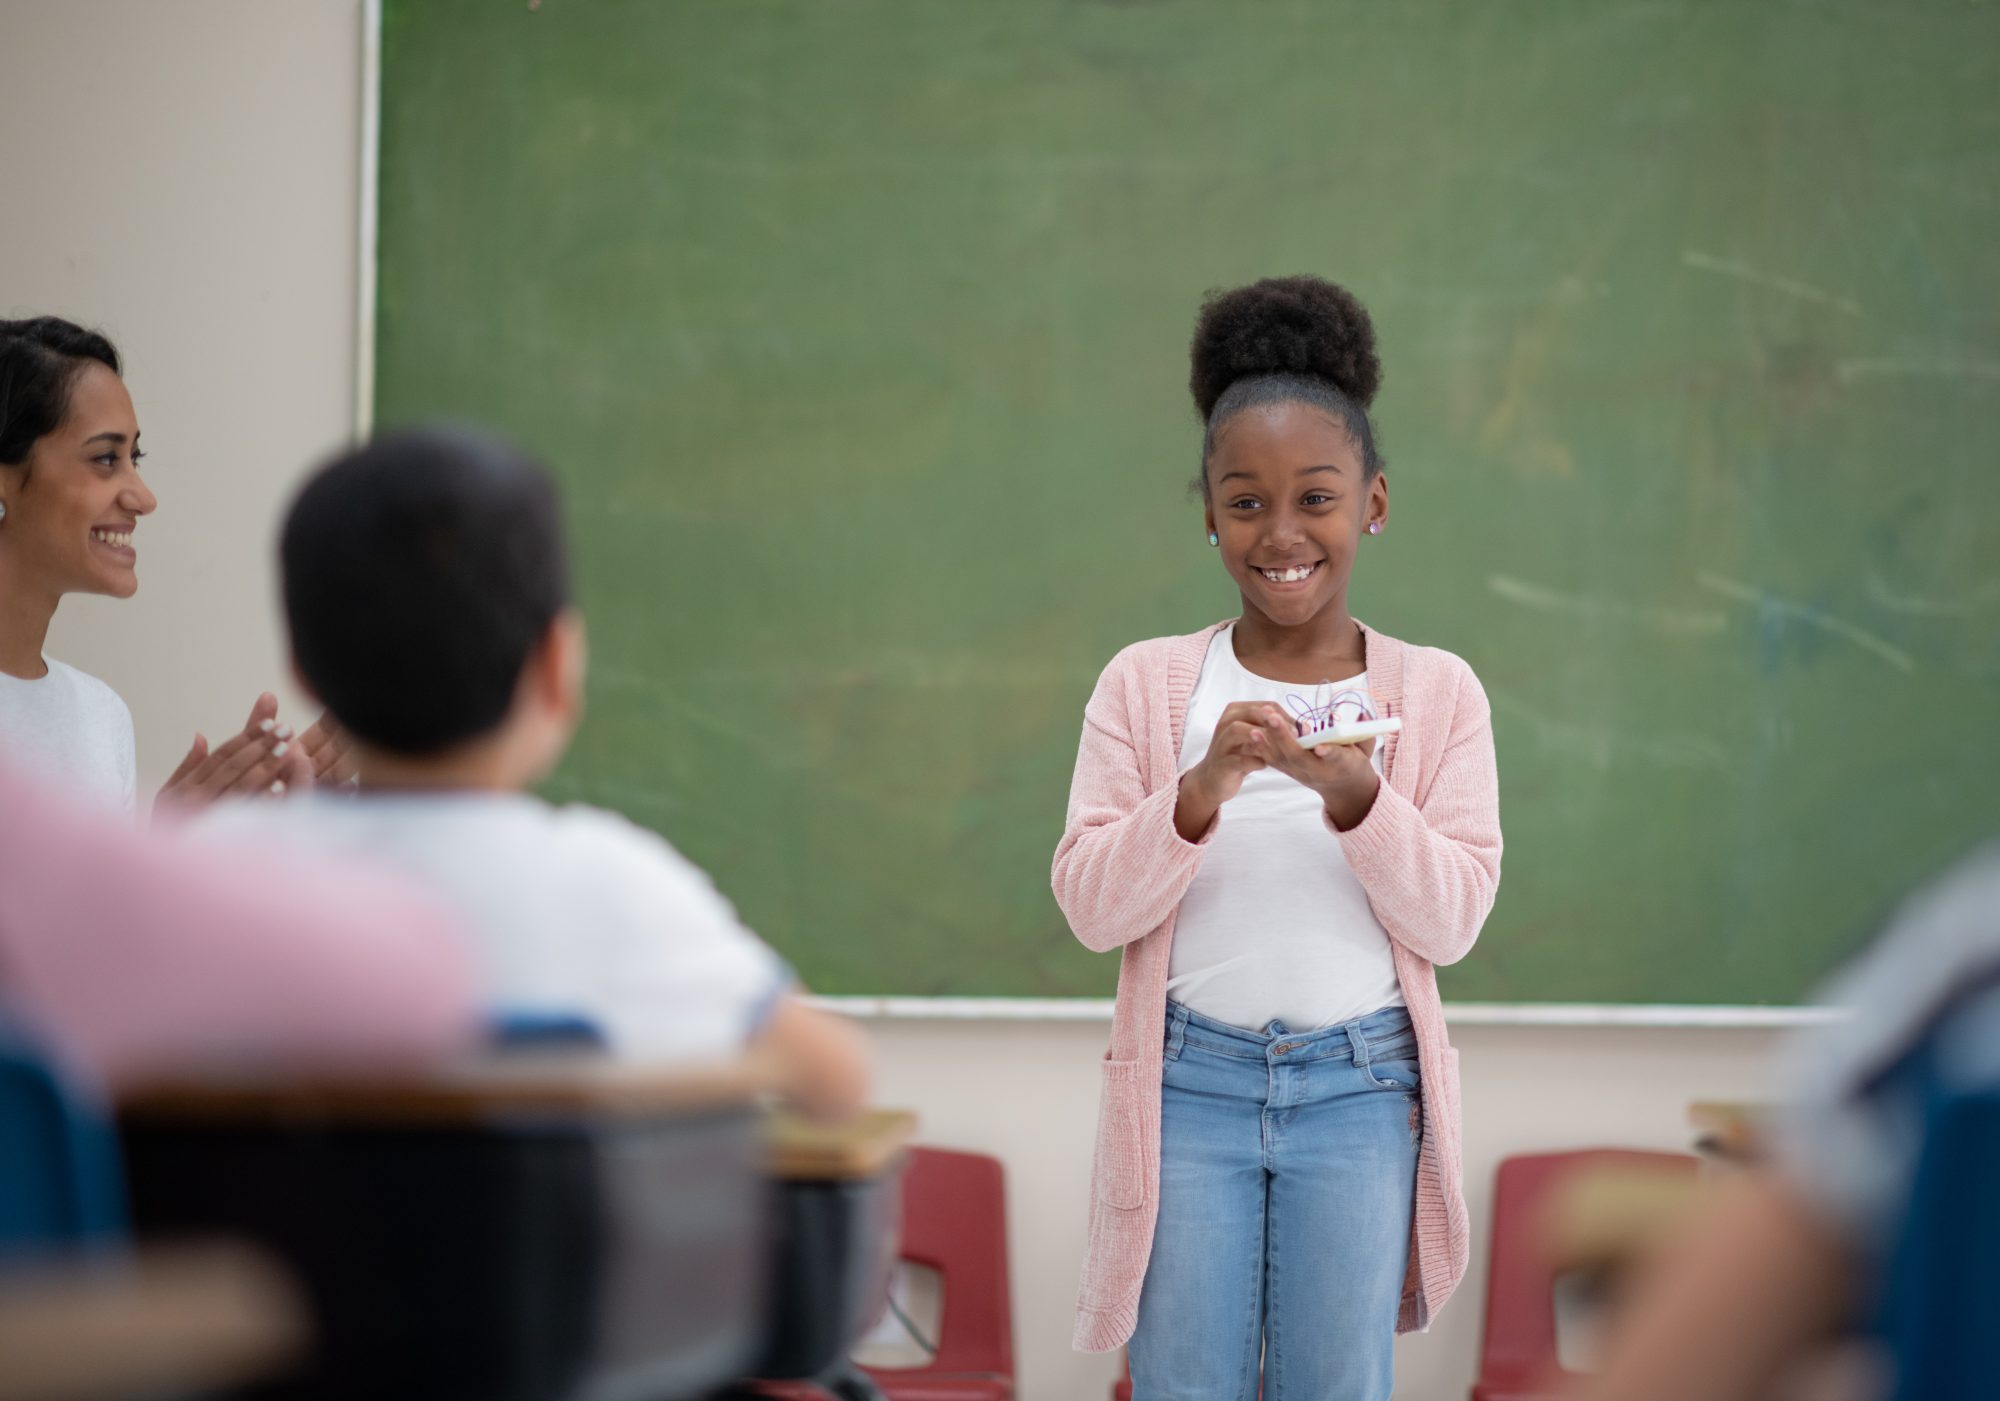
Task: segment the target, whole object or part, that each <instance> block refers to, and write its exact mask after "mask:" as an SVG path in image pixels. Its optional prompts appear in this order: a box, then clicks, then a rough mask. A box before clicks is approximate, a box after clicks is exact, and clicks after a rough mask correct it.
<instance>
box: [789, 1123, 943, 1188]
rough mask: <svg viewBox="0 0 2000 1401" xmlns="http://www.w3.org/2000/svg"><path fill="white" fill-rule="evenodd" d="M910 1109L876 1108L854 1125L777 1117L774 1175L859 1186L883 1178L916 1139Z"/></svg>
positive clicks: (915, 1129) (790, 1180) (915, 1127)
mask: <svg viewBox="0 0 2000 1401" xmlns="http://www.w3.org/2000/svg"><path fill="white" fill-rule="evenodd" d="M916 1132H917V1116H916V1115H914V1114H912V1113H910V1112H909V1111H908V1110H907V1109H870V1110H866V1111H864V1112H863V1113H862V1114H861V1115H860V1116H859V1117H857V1118H856V1119H855V1120H854V1121H853V1122H852V1123H847V1124H838V1125H826V1124H814V1123H809V1122H807V1121H806V1120H804V1119H801V1118H799V1117H797V1116H796V1115H794V1114H790V1113H786V1112H782V1111H781V1112H779V1113H777V1114H774V1115H772V1116H771V1125H770V1134H769V1139H768V1141H769V1143H770V1148H771V1158H770V1163H771V1173H772V1175H773V1176H774V1177H777V1178H780V1179H781V1180H783V1181H786V1182H853V1181H859V1180H862V1179H865V1178H870V1177H876V1176H879V1175H880V1174H881V1173H882V1172H883V1171H884V1170H885V1169H886V1168H888V1166H889V1165H890V1164H891V1163H892V1162H894V1161H895V1159H896V1158H897V1156H898V1155H900V1154H901V1153H902V1152H903V1150H904V1149H905V1148H907V1147H908V1146H909V1142H910V1140H911V1139H912V1138H914V1137H915V1136H916Z"/></svg>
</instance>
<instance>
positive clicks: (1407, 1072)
mask: <svg viewBox="0 0 2000 1401" xmlns="http://www.w3.org/2000/svg"><path fill="white" fill-rule="evenodd" d="M1361 1073H1362V1074H1363V1075H1365V1076H1367V1077H1368V1083H1369V1084H1371V1085H1373V1086H1374V1087H1375V1088H1376V1089H1378V1090H1400V1091H1401V1092H1402V1093H1404V1094H1415V1093H1416V1092H1417V1089H1418V1087H1419V1086H1420V1085H1421V1084H1422V1083H1423V1072H1422V1070H1420V1069H1419V1068H1418V1066H1417V1050H1416V1047H1415V1046H1412V1047H1411V1048H1410V1049H1409V1051H1408V1053H1407V1054H1400V1053H1393V1052H1392V1053H1391V1054H1390V1056H1389V1057H1388V1058H1387V1059H1384V1060H1375V1059H1373V1058H1371V1059H1370V1060H1369V1062H1368V1064H1366V1065H1364V1066H1363V1067H1361Z"/></svg>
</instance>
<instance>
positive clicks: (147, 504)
mask: <svg viewBox="0 0 2000 1401" xmlns="http://www.w3.org/2000/svg"><path fill="white" fill-rule="evenodd" d="M144 458H145V453H144V452H143V451H142V450H141V449H140V447H139V422H138V417H137V415H136V414H135V413H134V412H133V409H132V396H131V395H130V394H128V393H126V391H125V382H124V380H123V379H121V378H120V377H119V363H118V352H117V350H116V349H114V348H113V346H112V344H111V342H110V341H108V340H106V339H105V338H104V337H103V336H101V335H99V334H97V333H96V332H95V331H87V330H85V329H83V328H82V327H81V326H77V325H74V324H72V323H71V322H68V321H64V320H62V319H60V318H58V317H54V316H40V317H35V318H33V319H30V320H24V321H0V748H4V749H5V750H6V752H7V753H8V754H9V755H10V756H12V757H13V758H15V759H16V760H17V761H19V762H21V763H24V764H28V765H30V766H32V767H35V768H38V769H40V770H42V771H44V772H46V773H50V774H54V775H57V776H59V777H61V778H63V779H65V780H66V781H68V782H70V783H71V784H73V785H74V786H75V787H76V789H77V791H79V792H81V793H83V794H86V795H88V796H91V797H95V798H97V799H99V800H101V801H106V802H110V803H114V804H118V805H120V806H123V807H126V808H131V807H132V806H133V805H134V801H133V800H134V783H135V766H134V762H133V744H132V714H131V712H130V711H129V710H127V709H126V708H125V702H124V701H122V700H120V699H119V697H118V693H117V692H116V691H114V690H112V689H111V688H110V687H109V686H107V685H105V684H104V683H103V682H102V681H99V680H98V679H97V678H96V677H94V676H89V675H86V674H85V673H83V672H81V671H78V670H77V669H76V668H75V667H72V666H68V665H66V664H64V663H62V662H59V661H57V660H55V659H54V658H51V657H47V656H45V655H43V652H42V648H43V646H44V645H45V644H46V642H47V639H48V632H49V623H50V621H51V620H52V619H53V618H54V617H55V611H56V606H57V605H58V604H59V603H61V601H62V599H63V597H64V595H66V594H72V593H87V594H108V595H110V596H111V597H113V598H130V597H131V596H132V595H133V594H134V593H136V592H137V591H138V588H139V574H138V558H139V557H138V552H137V550H136V548H135V547H134V544H133V535H134V532H135V531H136V530H137V528H138V525H139V522H140V520H141V519H143V518H144V517H146V516H148V515H151V514H152V511H153V508H154V507H155V506H156V505H157V504H158V502H157V501H156V500H155V499H154V496H153V492H152V489H151V488H150V487H148V486H147V485H146V483H145V482H144V481H143V480H142V479H141V477H140V475H139V464H140V462H141V461H142V460H143V459H144ZM277 704H278V703H277V700H276V698H275V697H273V696H270V695H265V696H261V697H259V698H258V700H257V703H256V705H255V706H254V707H252V709H251V712H250V720H249V723H248V724H246V725H245V726H244V729H243V732H242V733H241V734H238V735H236V736H234V737H233V738H231V739H230V740H228V741H227V742H225V743H223V744H221V745H218V746H217V747H216V748H215V749H214V751H213V752H211V751H210V750H209V747H208V743H207V741H206V740H205V739H203V738H202V737H201V736H199V735H197V736H195V742H194V745H193V747H192V748H191V749H190V750H189V751H188V754H187V757H186V758H185V759H184V760H183V761H182V762H181V765H180V767H179V768H178V769H177V770H176V771H175V772H174V775H173V776H172V777H171V778H169V779H168V780H167V784H166V787H164V788H163V789H162V790H161V795H162V796H163V797H166V798H169V799H172V800H175V801H179V802H181V803H200V802H205V801H208V800H210V799H213V798H216V797H220V796H222V795H224V794H229V793H259V792H270V791H273V790H276V791H283V790H284V788H285V787H286V785H287V783H293V784H296V783H304V782H310V781H311V779H312V778H313V776H314V771H315V769H318V770H320V771H321V772H325V773H332V772H333V771H334V765H335V764H337V763H339V762H340V761H341V760H342V758H343V757H344V751H345V744H344V741H343V740H342V739H341V738H340V737H339V736H338V735H337V734H336V732H334V731H333V729H332V728H331V726H330V725H319V726H315V727H314V728H313V729H312V730H310V731H308V732H307V734H306V736H305V737H304V740H303V742H302V743H301V744H300V745H299V746H297V747H296V748H294V747H292V746H291V744H290V740H291V731H290V730H288V729H286V728H284V727H282V726H280V725H278V724H277V721H276V712H277Z"/></svg>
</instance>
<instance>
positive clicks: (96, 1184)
mask: <svg viewBox="0 0 2000 1401" xmlns="http://www.w3.org/2000/svg"><path fill="white" fill-rule="evenodd" d="M125 1229H126V1216H125V1193H124V1181H123V1173H122V1170H121V1168H120V1166H119V1157H118V1140H117V1136H116V1133H115V1131H114V1130H113V1129H112V1127H111V1124H110V1121H109V1119H108V1117H107V1116H106V1115H105V1113H104V1111H103V1109H102V1108H101V1106H99V1105H98V1104H97V1103H96V1102H95V1100H94V1098H93V1097H92V1096H91V1095H90V1094H89V1093H87V1092H86V1091H84V1090H82V1089H81V1088H80V1087H77V1086H75V1085H72V1084H71V1083H70V1082H69V1081H68V1080H66V1079H65V1077H64V1076H63V1074H62V1073H61V1072H60V1071H59V1070H58V1069H57V1068H56V1066H55V1065H54V1063H53V1062H52V1061H51V1060H50V1059H49V1058H48V1057H47V1056H45V1055H44V1054H42V1052H41V1051H40V1050H39V1048H38V1047H36V1045H35V1044H34V1043H33V1041H32V1040H30V1039H29V1038H27V1037H25V1036H23V1035H21V1034H20V1033H19V1032H18V1031H16V1030H14V1029H12V1028H10V1027H8V1026H6V1025H5V1024H0V1255H9V1254H26V1253H31V1252H36V1251H43V1250H50V1249H63V1248H74V1247H77V1246H94V1245H109V1244H115V1243H117V1242H119V1241H121V1240H122V1239H123V1237H124V1235H125Z"/></svg>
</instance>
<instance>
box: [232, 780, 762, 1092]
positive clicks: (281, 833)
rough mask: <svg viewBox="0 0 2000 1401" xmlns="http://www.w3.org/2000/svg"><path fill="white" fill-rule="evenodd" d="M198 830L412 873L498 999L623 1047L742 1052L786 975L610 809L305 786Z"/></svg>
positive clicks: (239, 808) (705, 892) (708, 894)
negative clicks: (462, 937)
mask: <svg viewBox="0 0 2000 1401" xmlns="http://www.w3.org/2000/svg"><path fill="white" fill-rule="evenodd" d="M201 826H202V828H203V830H204V831H217V832H222V831H237V832H243V831H250V832H256V833H260V834H264V835H266V836H268V837H271V838H273V839H277V840H283V841H286V842H291V843H296V844H298V845H299V846H300V847H302V848H305V849H307V850H311V849H318V850H325V851H339V852H342V853H345V854H348V855H350V856H353V857H357V858H359V859H362V860H369V861H375V862H379V863H380V864H381V865H382V866H384V867H386V868H390V869H394V870H396V871H399V872H402V873H404V874H406V875H408V876H410V877H413V878H414V879H416V880H417V881H419V882H421V883H422V884H424V885H425V886H427V887H428V888H430V889H431V890H433V891H435V892H437V893H438V894H440V895H441V896H443V897H444V898H445V899H446V900H447V901H449V902H450V903H451V904H452V905H453V906H455V907H456V908H457V909H458V910H459V911H461V912H462V913H463V914H464V915H465V917H466V919H467V921H468V927H469V931H470V933H471V935H472V937H473V939H474V941H475V942H476V944H477V946H478V953H479V961H480V965H481V968H482V975H483V978H484V982H485V994H486V997H487V1000H488V1005H489V1006H490V1007H491V1008H493V1009H494V1010H495V1011H508V1012H522V1011H531V1012H540V1013H552V1014H569V1015H582V1016H585V1017H588V1018H589V1019H590V1020H591V1021H593V1022H595V1023H596V1025H597V1026H598V1028H599V1030H601V1031H602V1032H603V1033H604V1035H605V1037H606V1039H607V1040H608V1041H609V1043H610V1046H611V1049H612V1050H613V1052H614V1053H616V1054H618V1055H620V1056H621V1057H625V1058H629V1059H635V1060H647V1061H692V1060H705V1059H715V1058H718V1057H727V1056H733V1055H736V1054H738V1053H740V1052H741V1051H742V1049H743V1047H744V1045H745V1044H746V1042H747V1041H748V1040H749V1039H750V1038H751V1037H752V1036H753V1035H755V1033H756V1032H757V1031H759V1030H761V1028H762V1026H763V1023H764V1021H765V1020H766V1018H768V1016H769V1014H770V1012H771V1010H772V1008H773V1007H774V1006H775V1005H776V1002H777V999H778V997H779V996H780V995H781V994H782V993H783V992H784V991H785V989H786V987H787V985H788V984H789V981H790V974H789V971H788V970H787V968H786V967H785V964H784V962H783V961H782V960H781V959H779V957H778V956H777V955H776V954H775V953H774V952H773V951H772V950H771V949H770V948H769V947H768V946H767V945H765V944H764V943H763V942H762V941H761V940H759V939H758V938H757V936H756V935H754V934H752V933H751V932H750V931H749V930H748V929H746V928H745V927H744V926H743V924H742V922H741V921H740V920H739V919H738V918H737V917H736V912H735V910H734V909H733V908H732V907H731V906H730V904H729V902H728V901H727V900H725V899H724V898H723V897H722V895H721V894H720V893H719V892H718V891H717V890H716V889H715V886H714V884H713V883H712V882H711V881H710V880H709V878H708V876H707V875H706V874H705V873H704V872H703V871H702V870H701V869H700V868H699V867H697V866H696V865H694V864H693V863H692V862H690V861H689V860H687V858H686V857H684V856H682V855H681V854H680V853H679V852H678V851H676V850H674V848H673V847H672V846H670V845H669V844H668V843H667V842H666V841H665V840H664V839H662V838H661V837H659V836H657V835H656V834H654V833H652V832H649V831H647V830H645V829H644V828H641V827H638V826H635V825H634V824H633V823H631V822H628V821H627V820H625V819H624V818H622V817H620V816H618V815H617V814H615V813H611V812H606V811H604V810H603V809H600V808H592V807H585V806H581V805H575V806H567V807H553V806H551V805H549V804H547V803H544V802H542V801H541V800H540V799H538V798H534V797H531V796H529V795H527V794H520V793H493V792H477V793H463V792H451V793H442V792H440V793H406V792H397V793H385V794H376V795H368V794H364V795H361V796H358V797H351V796H347V795H342V794H333V793H309V794H301V795H299V796H297V797H294V798H290V799H286V800H281V801H271V800H250V801H239V802H230V803H220V804H217V805H216V806H215V807H214V808H212V809H210V810H209V812H208V813H207V814H205V815H204V816H203V818H202V820H201ZM273 937H282V931H274V932H273Z"/></svg>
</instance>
